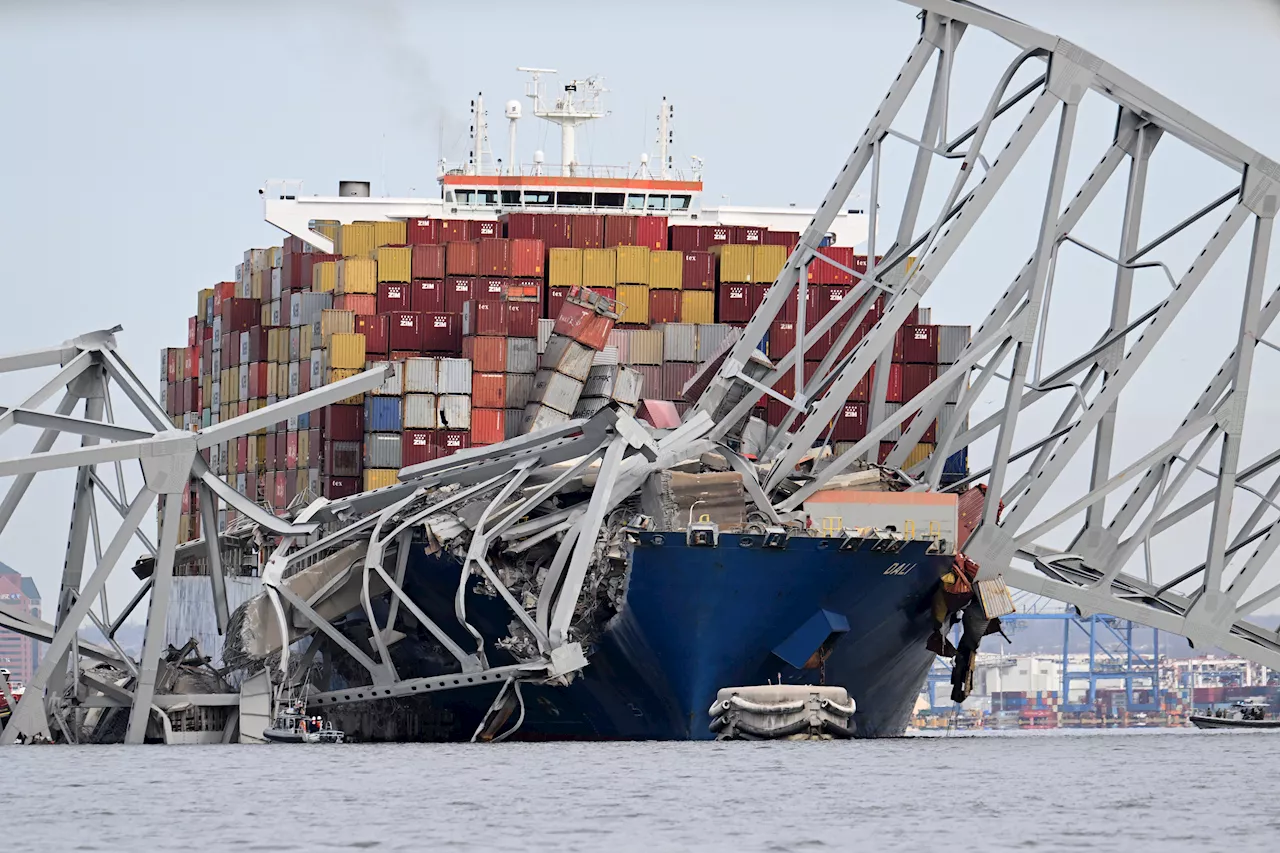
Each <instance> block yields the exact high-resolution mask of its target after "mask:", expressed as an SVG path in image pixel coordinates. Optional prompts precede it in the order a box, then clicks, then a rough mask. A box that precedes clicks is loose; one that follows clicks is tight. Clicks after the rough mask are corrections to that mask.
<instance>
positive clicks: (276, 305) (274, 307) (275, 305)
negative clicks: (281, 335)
mask: <svg viewBox="0 0 1280 853" xmlns="http://www.w3.org/2000/svg"><path fill="white" fill-rule="evenodd" d="M271 325H273V326H280V325H283V324H282V323H281V322H280V300H279V299H272V300H271Z"/></svg>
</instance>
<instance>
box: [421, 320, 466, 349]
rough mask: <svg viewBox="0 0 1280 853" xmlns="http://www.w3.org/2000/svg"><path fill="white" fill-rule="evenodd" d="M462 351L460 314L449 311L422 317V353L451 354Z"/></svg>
mask: <svg viewBox="0 0 1280 853" xmlns="http://www.w3.org/2000/svg"><path fill="white" fill-rule="evenodd" d="M461 350H462V314H454V313H453V312H450V311H445V312H437V313H434V314H433V313H425V314H423V315H422V351H423V352H424V353H433V352H434V353H443V354H453V353H457V352H460V351H461Z"/></svg>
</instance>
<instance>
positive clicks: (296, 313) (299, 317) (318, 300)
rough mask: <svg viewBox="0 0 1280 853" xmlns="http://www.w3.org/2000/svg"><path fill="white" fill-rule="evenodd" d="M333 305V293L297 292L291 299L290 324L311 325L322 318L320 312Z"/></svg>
mask: <svg viewBox="0 0 1280 853" xmlns="http://www.w3.org/2000/svg"><path fill="white" fill-rule="evenodd" d="M332 307H333V295H332V294H329V293H311V292H309V291H303V292H301V293H295V294H293V295H292V297H290V299H289V325H290V326H293V327H294V328H297V327H298V326H309V325H311V324H312V323H314V322H315V321H316V320H318V319H319V318H320V312H321V311H323V310H324V309H326V308H332Z"/></svg>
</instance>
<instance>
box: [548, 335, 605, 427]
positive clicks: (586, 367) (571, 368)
mask: <svg viewBox="0 0 1280 853" xmlns="http://www.w3.org/2000/svg"><path fill="white" fill-rule="evenodd" d="M595 356H596V351H595V350H593V349H592V348H591V347H589V346H587V345H586V344H583V343H579V342H578V341H575V340H574V339H573V338H569V337H566V336H564V335H552V336H551V341H550V342H549V343H548V344H547V351H546V352H544V353H543V354H542V358H541V359H540V361H539V364H538V367H539V371H538V372H539V374H541V373H542V372H543V371H546V370H554V371H556V372H557V373H562V374H564V375H565V376H570V377H572V378H574V379H576V380H578V381H579V382H582V381H584V380H585V379H586V378H587V376H588V375H590V373H591V363H592V362H593V361H594V360H595ZM561 411H564V410H563V409H561Z"/></svg>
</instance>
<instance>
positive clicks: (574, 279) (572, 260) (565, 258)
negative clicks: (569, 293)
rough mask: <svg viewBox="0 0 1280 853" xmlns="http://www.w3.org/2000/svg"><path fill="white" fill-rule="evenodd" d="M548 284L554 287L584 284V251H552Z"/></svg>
mask: <svg viewBox="0 0 1280 853" xmlns="http://www.w3.org/2000/svg"><path fill="white" fill-rule="evenodd" d="M547 284H549V285H550V286H552V287H577V286H578V285H580V284H582V250H581V249H552V250H551V251H550V253H549V258H548V261H547Z"/></svg>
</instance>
